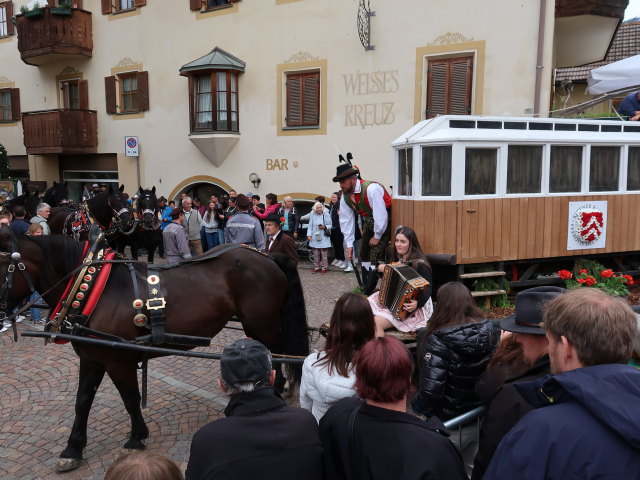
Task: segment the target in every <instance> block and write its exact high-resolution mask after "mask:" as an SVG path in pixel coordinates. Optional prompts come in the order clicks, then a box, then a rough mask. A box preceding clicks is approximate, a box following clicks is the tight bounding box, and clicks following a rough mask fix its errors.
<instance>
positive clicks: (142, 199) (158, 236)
mask: <svg viewBox="0 0 640 480" xmlns="http://www.w3.org/2000/svg"><path fill="white" fill-rule="evenodd" d="M136 194H137V195H138V200H137V202H136V212H135V217H136V221H137V228H136V230H135V231H134V232H133V233H132V234H131V235H126V236H124V235H121V236H119V237H118V239H117V241H116V242H115V244H113V245H112V246H113V248H114V249H115V250H117V251H118V252H120V253H123V252H124V248H125V247H126V246H129V247H130V248H131V257H132V258H135V259H138V250H139V248H140V247H142V248H144V249H145V250H146V251H147V261H148V262H149V263H153V258H154V255H155V251H156V248H158V245H160V242H161V241H162V231H161V230H160V225H161V224H162V221H161V219H160V216H159V213H160V208H159V207H158V198H157V197H156V187H153V188H151V190H145V189H143V188H142V187H139V189H138V191H137V192H136Z"/></svg>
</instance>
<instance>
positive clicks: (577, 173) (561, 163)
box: [549, 145, 582, 193]
mask: <svg viewBox="0 0 640 480" xmlns="http://www.w3.org/2000/svg"><path fill="white" fill-rule="evenodd" d="M581 186H582V147H573V146H560V145H551V162H550V165H549V192H551V193H567V192H579V191H581V190H582V187H581Z"/></svg>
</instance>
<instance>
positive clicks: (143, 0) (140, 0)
mask: <svg viewBox="0 0 640 480" xmlns="http://www.w3.org/2000/svg"><path fill="white" fill-rule="evenodd" d="M146 4H147V0H133V6H134V7H144V6H145V5H146Z"/></svg>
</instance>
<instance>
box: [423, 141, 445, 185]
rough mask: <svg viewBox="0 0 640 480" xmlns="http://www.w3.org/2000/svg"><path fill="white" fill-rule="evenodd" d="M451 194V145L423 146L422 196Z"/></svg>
mask: <svg viewBox="0 0 640 480" xmlns="http://www.w3.org/2000/svg"><path fill="white" fill-rule="evenodd" d="M450 195H451V145H444V146H437V147H422V196H424V197H435V196H450Z"/></svg>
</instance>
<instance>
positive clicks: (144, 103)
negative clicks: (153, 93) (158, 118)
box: [138, 72, 149, 112]
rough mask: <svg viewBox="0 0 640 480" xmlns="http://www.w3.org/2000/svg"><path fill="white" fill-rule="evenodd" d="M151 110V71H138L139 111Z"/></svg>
mask: <svg viewBox="0 0 640 480" xmlns="http://www.w3.org/2000/svg"><path fill="white" fill-rule="evenodd" d="M147 110H149V72H138V111H139V112H146V111H147Z"/></svg>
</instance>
